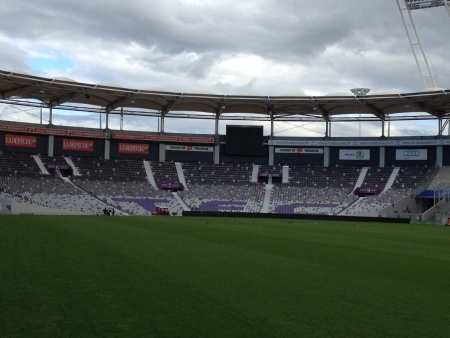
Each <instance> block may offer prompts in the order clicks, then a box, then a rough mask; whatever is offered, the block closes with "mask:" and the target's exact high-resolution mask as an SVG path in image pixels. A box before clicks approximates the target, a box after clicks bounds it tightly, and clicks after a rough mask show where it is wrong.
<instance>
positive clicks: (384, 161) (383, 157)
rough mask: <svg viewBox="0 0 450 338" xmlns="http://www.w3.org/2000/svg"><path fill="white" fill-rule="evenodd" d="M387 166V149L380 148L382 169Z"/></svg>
mask: <svg viewBox="0 0 450 338" xmlns="http://www.w3.org/2000/svg"><path fill="white" fill-rule="evenodd" d="M385 165H386V147H380V168H384V166H385Z"/></svg>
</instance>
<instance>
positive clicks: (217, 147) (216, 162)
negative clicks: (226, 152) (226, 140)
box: [214, 144, 220, 164]
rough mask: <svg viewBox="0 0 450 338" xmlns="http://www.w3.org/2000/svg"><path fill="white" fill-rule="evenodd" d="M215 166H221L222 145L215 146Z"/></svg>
mask: <svg viewBox="0 0 450 338" xmlns="http://www.w3.org/2000/svg"><path fill="white" fill-rule="evenodd" d="M214 164H220V144H216V145H215V146H214Z"/></svg>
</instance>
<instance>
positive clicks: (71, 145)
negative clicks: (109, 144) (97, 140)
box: [63, 138, 94, 151]
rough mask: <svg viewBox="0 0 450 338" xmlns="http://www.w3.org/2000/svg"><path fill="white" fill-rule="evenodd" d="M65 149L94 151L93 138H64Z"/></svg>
mask: <svg viewBox="0 0 450 338" xmlns="http://www.w3.org/2000/svg"><path fill="white" fill-rule="evenodd" d="M63 150H74V151H94V141H93V140H76V139H68V138H65V139H63Z"/></svg>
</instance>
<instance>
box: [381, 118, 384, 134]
mask: <svg viewBox="0 0 450 338" xmlns="http://www.w3.org/2000/svg"><path fill="white" fill-rule="evenodd" d="M381 137H384V120H381Z"/></svg>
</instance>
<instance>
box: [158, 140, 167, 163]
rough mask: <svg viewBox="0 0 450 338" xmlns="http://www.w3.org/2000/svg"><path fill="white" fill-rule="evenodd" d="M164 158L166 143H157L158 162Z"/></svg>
mask: <svg viewBox="0 0 450 338" xmlns="http://www.w3.org/2000/svg"><path fill="white" fill-rule="evenodd" d="M165 160H166V145H165V144H164V143H160V144H159V162H164V161H165Z"/></svg>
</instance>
